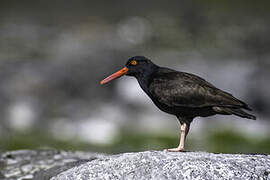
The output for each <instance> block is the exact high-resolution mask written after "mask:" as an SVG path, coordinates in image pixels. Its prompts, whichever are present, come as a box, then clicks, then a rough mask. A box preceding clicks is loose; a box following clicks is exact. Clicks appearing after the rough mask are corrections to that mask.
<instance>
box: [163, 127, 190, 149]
mask: <svg viewBox="0 0 270 180" xmlns="http://www.w3.org/2000/svg"><path fill="white" fill-rule="evenodd" d="M188 131H189V125H187V124H186V123H183V124H181V137H180V143H179V146H178V147H177V148H172V149H167V151H170V152H183V151H184V149H185V148H184V147H185V139H186V136H187V134H188Z"/></svg>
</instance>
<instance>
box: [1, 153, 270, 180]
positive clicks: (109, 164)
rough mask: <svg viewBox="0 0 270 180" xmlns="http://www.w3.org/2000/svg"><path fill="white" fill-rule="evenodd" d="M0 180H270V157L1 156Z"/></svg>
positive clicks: (154, 155) (151, 155)
mask: <svg viewBox="0 0 270 180" xmlns="http://www.w3.org/2000/svg"><path fill="white" fill-rule="evenodd" d="M0 179H38V180H45V179H46V180H47V179H51V180H73V179H80V180H89V179H95V180H96V179H142V180H144V179H154V180H158V179H244V180H246V179H262V180H263V179H270V155H244V154H212V153H206V152H185V153H171V152H161V151H146V152H138V153H124V154H118V155H103V154H96V153H85V152H65V151H55V150H39V151H13V152H6V153H3V154H1V159H0Z"/></svg>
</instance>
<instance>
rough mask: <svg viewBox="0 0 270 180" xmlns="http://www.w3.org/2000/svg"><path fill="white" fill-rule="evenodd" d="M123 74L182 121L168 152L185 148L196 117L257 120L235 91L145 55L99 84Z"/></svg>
mask: <svg viewBox="0 0 270 180" xmlns="http://www.w3.org/2000/svg"><path fill="white" fill-rule="evenodd" d="M123 75H126V76H133V77H135V78H136V79H137V81H138V83H139V85H140V87H141V89H142V90H143V91H144V92H145V93H146V94H147V95H148V96H149V97H150V99H151V100H152V101H153V103H154V104H155V105H156V106H157V107H158V108H159V109H160V110H161V111H164V112H165V113H168V114H172V115H175V116H176V117H177V119H178V120H179V122H180V125H181V126H180V142H179V145H178V147H176V148H170V149H166V150H167V151H170V152H184V151H185V140H186V137H187V135H188V133H189V129H190V124H191V123H192V121H193V119H194V118H196V117H208V116H213V115H216V114H220V115H236V116H239V117H242V118H247V119H252V120H256V116H254V115H251V114H248V113H247V112H245V111H244V110H248V111H251V110H252V109H251V108H250V107H249V106H248V105H247V104H246V103H245V102H243V101H241V100H239V99H237V98H235V97H234V96H233V95H232V94H230V93H228V92H225V91H223V90H221V89H218V88H216V87H215V86H214V85H213V84H211V83H209V82H208V81H206V80H204V79H203V78H201V77H199V76H197V75H194V74H191V73H187V72H181V71H176V70H173V69H170V68H166V67H160V66H158V65H156V64H154V63H153V62H152V61H151V60H150V59H148V58H146V57H144V56H134V57H131V58H129V59H128V61H127V63H126V65H125V66H124V68H122V69H121V70H119V71H117V72H116V73H114V74H112V75H110V76H108V77H107V78H105V79H104V80H102V81H101V82H100V84H101V85H103V84H106V83H108V82H110V81H112V80H114V79H117V78H120V77H121V76H123Z"/></svg>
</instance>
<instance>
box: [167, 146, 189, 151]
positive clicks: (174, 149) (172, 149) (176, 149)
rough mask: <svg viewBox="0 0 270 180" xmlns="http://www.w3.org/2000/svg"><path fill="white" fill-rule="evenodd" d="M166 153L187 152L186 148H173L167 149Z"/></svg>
mask: <svg viewBox="0 0 270 180" xmlns="http://www.w3.org/2000/svg"><path fill="white" fill-rule="evenodd" d="M165 151H168V152H185V150H184V148H180V147H177V148H171V149H165Z"/></svg>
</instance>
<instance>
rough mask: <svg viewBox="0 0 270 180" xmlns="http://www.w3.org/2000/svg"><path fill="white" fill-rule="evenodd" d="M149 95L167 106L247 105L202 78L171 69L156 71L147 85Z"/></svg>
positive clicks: (245, 106)
mask: <svg viewBox="0 0 270 180" xmlns="http://www.w3.org/2000/svg"><path fill="white" fill-rule="evenodd" d="M149 90H150V93H151V95H152V96H153V97H154V99H156V100H157V101H158V102H159V103H162V104H165V105H167V106H169V107H172V106H182V107H192V108H200V107H207V106H220V107H238V108H239V107H242V108H246V109H249V108H248V106H247V105H246V104H245V103H244V102H242V101H240V100H238V99H236V98H235V97H233V96H232V95H231V94H229V93H227V92H224V91H222V90H220V89H217V88H216V87H214V86H213V85H212V84H210V83H209V82H207V81H205V80H204V79H202V78H200V77H198V76H196V75H193V74H189V73H184V72H178V71H173V70H163V71H160V72H158V73H157V74H156V75H155V76H154V78H153V79H152V82H151V83H150V85H149Z"/></svg>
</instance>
